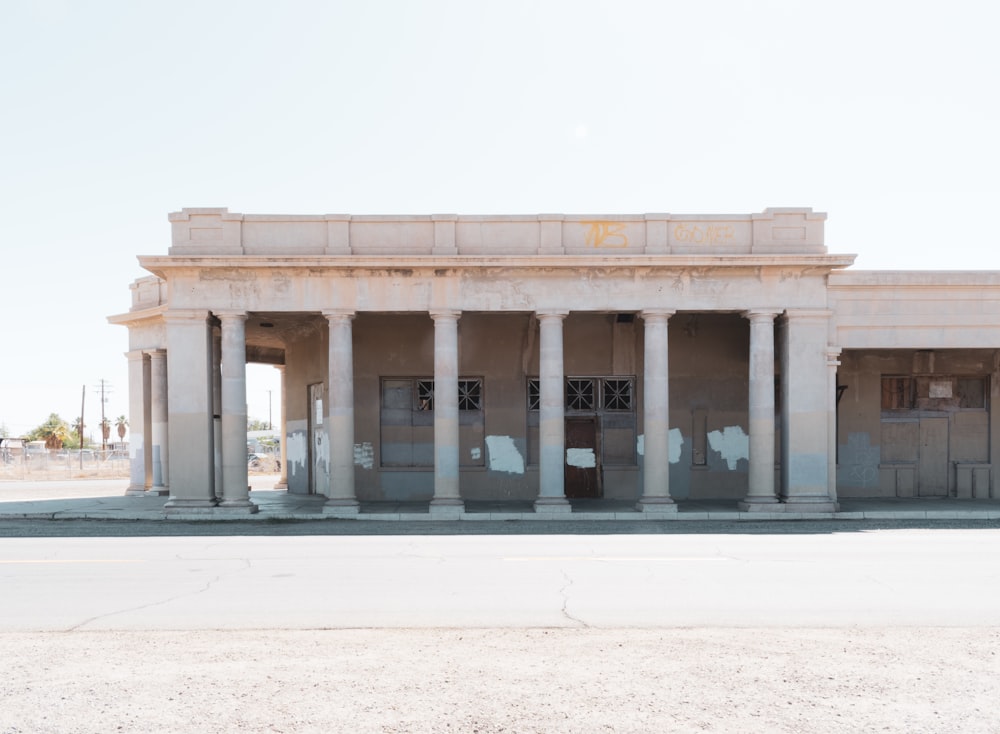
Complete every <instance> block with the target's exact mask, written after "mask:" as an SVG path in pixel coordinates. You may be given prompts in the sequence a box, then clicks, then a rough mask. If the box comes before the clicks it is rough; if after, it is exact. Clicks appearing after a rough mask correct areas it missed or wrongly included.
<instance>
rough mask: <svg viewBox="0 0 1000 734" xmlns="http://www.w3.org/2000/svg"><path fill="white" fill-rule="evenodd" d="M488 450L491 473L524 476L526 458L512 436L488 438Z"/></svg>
mask: <svg viewBox="0 0 1000 734" xmlns="http://www.w3.org/2000/svg"><path fill="white" fill-rule="evenodd" d="M486 450H487V452H488V453H489V456H490V471H502V472H506V473H508V474H524V457H523V456H521V452H520V451H518V450H517V446H515V445H514V439H513V438H511V437H510V436H487V437H486Z"/></svg>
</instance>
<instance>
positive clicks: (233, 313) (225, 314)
mask: <svg viewBox="0 0 1000 734" xmlns="http://www.w3.org/2000/svg"><path fill="white" fill-rule="evenodd" d="M212 314H213V315H215V317H216V318H218V319H219V320H220V321H229V320H235V319H239V320H241V321H246V320H247V312H246V311H238V310H235V309H227V310H223V311H212Z"/></svg>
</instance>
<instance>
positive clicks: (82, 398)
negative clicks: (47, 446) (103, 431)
mask: <svg viewBox="0 0 1000 734" xmlns="http://www.w3.org/2000/svg"><path fill="white" fill-rule="evenodd" d="M86 404H87V386H86V385H84V386H83V394H82V395H80V425H79V426H77V430H78V431H79V432H80V471H83V416H84V413H83V406H85V405H86Z"/></svg>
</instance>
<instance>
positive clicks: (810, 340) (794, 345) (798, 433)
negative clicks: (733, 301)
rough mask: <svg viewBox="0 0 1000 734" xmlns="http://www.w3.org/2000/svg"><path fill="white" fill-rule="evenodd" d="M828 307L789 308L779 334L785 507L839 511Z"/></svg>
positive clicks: (783, 495) (812, 510)
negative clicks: (833, 484)
mask: <svg viewBox="0 0 1000 734" xmlns="http://www.w3.org/2000/svg"><path fill="white" fill-rule="evenodd" d="M830 314H831V312H830V311H825V310H789V311H786V312H785V318H784V319H783V323H782V339H781V342H782V344H781V357H782V369H781V396H782V400H781V403H782V411H781V415H782V421H781V431H782V435H781V497H782V499H783V500H784V502H785V510H786V511H787V512H835V511H836V509H837V502H836V500H835V499H833V498H831V496H830V459H829V453H830V437H829V433H830V408H831V402H830V395H829V392H830V375H829V366H828V364H827V341H828V337H827V334H828V326H829V319H830Z"/></svg>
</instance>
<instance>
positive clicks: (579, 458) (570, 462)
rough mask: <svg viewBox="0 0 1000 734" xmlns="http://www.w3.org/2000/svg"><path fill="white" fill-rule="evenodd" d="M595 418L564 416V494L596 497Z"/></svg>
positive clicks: (598, 488)
mask: <svg viewBox="0 0 1000 734" xmlns="http://www.w3.org/2000/svg"><path fill="white" fill-rule="evenodd" d="M599 457H600V452H599V451H598V448H597V419H596V418H593V417H591V418H567V419H566V468H565V476H566V496H567V497H590V498H594V497H600V496H601V466H600V460H599Z"/></svg>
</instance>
